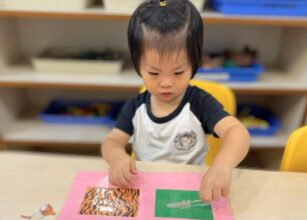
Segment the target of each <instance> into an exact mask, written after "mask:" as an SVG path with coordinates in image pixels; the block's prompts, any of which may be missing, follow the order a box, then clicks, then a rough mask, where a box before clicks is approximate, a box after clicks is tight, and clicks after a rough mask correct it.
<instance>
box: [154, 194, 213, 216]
mask: <svg viewBox="0 0 307 220" xmlns="http://www.w3.org/2000/svg"><path fill="white" fill-rule="evenodd" d="M199 199H200V198H199V192H198V191H185V190H165V189H157V190H156V203H155V217H167V218H188V219H206V220H213V214H212V208H211V205H208V206H192V207H189V208H169V207H168V204H170V203H178V202H182V201H188V200H189V201H195V200H199ZM198 204H201V203H198Z"/></svg>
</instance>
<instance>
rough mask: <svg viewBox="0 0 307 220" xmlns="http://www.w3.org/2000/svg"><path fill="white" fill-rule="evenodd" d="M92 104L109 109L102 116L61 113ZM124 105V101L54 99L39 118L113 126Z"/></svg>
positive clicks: (47, 120) (51, 120)
mask: <svg viewBox="0 0 307 220" xmlns="http://www.w3.org/2000/svg"><path fill="white" fill-rule="evenodd" d="M92 104H104V105H108V106H109V107H110V110H109V111H107V113H106V114H105V115H103V116H100V115H99V116H96V115H93V116H83V115H81V116H77V115H68V114H64V115H63V114H61V112H63V111H66V109H67V108H80V109H82V108H85V107H86V106H89V105H92ZM123 105H124V102H106V101H99V102H98V101H97V102H96V101H95V102H93V101H70V100H69V101H68V100H54V101H52V102H51V103H50V104H49V105H48V106H47V107H46V109H45V110H44V111H43V112H42V113H40V114H39V118H40V119H41V120H42V121H43V122H45V123H65V124H79V125H82V124H83V125H90V124H91V125H108V126H110V127H113V126H114V125H115V120H116V118H117V116H118V114H119V112H120V110H121V108H122V106H123Z"/></svg>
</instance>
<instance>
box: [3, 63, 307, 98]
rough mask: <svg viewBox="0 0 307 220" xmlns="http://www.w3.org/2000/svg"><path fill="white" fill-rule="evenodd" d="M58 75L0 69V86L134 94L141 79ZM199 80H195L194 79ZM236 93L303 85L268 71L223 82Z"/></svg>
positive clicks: (294, 90)
mask: <svg viewBox="0 0 307 220" xmlns="http://www.w3.org/2000/svg"><path fill="white" fill-rule="evenodd" d="M73 76H74V77H72V75H71V74H67V73H65V74H60V73H54V74H52V73H48V74H47V73H37V72H36V71H34V70H33V69H32V68H30V67H27V66H25V67H24V66H20V67H12V68H10V69H7V70H2V71H1V70H0V87H15V88H57V89H78V90H104V91H119V92H131V93H137V92H138V91H139V88H140V87H141V86H142V79H141V78H140V77H139V76H138V75H137V74H136V73H134V72H124V73H120V74H117V75H101V76H97V75H90V74H88V76H84V75H76V74H74V75H73ZM197 78H199V77H196V79H197ZM225 84H226V85H227V86H229V87H230V88H231V89H233V90H234V91H235V92H236V93H244V94H247V93H249V94H278V95H279V94H286V95H290V94H295V95H296V94H305V93H306V92H307V83H305V82H304V81H300V80H296V79H295V78H294V77H291V74H286V73H282V72H279V71H268V72H265V73H263V74H262V76H261V77H260V79H259V81H257V82H252V83H243V82H231V83H225Z"/></svg>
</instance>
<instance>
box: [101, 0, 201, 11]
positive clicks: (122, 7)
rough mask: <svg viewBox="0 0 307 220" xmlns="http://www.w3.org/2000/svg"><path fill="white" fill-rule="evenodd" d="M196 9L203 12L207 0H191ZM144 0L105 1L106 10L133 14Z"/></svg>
mask: <svg viewBox="0 0 307 220" xmlns="http://www.w3.org/2000/svg"><path fill="white" fill-rule="evenodd" d="M190 1H191V2H192V3H193V4H194V5H195V7H196V8H197V9H198V10H199V11H202V10H203V7H204V4H205V0H190ZM142 2H144V0H127V1H122V0H103V5H104V8H105V10H106V11H107V12H115V13H128V14H131V13H132V12H133V11H134V10H135V9H136V8H137V7H138V6H139V5H140V4H141V3H142Z"/></svg>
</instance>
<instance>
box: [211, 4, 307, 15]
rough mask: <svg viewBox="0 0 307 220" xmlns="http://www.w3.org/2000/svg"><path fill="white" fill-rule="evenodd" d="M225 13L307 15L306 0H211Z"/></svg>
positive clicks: (218, 9)
mask: <svg viewBox="0 0 307 220" xmlns="http://www.w3.org/2000/svg"><path fill="white" fill-rule="evenodd" d="M211 7H212V8H213V9H215V10H217V11H220V12H223V13H225V14H246V15H286V16H287V15H291V16H302V15H303V16H306V15H307V1H306V0H211Z"/></svg>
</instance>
